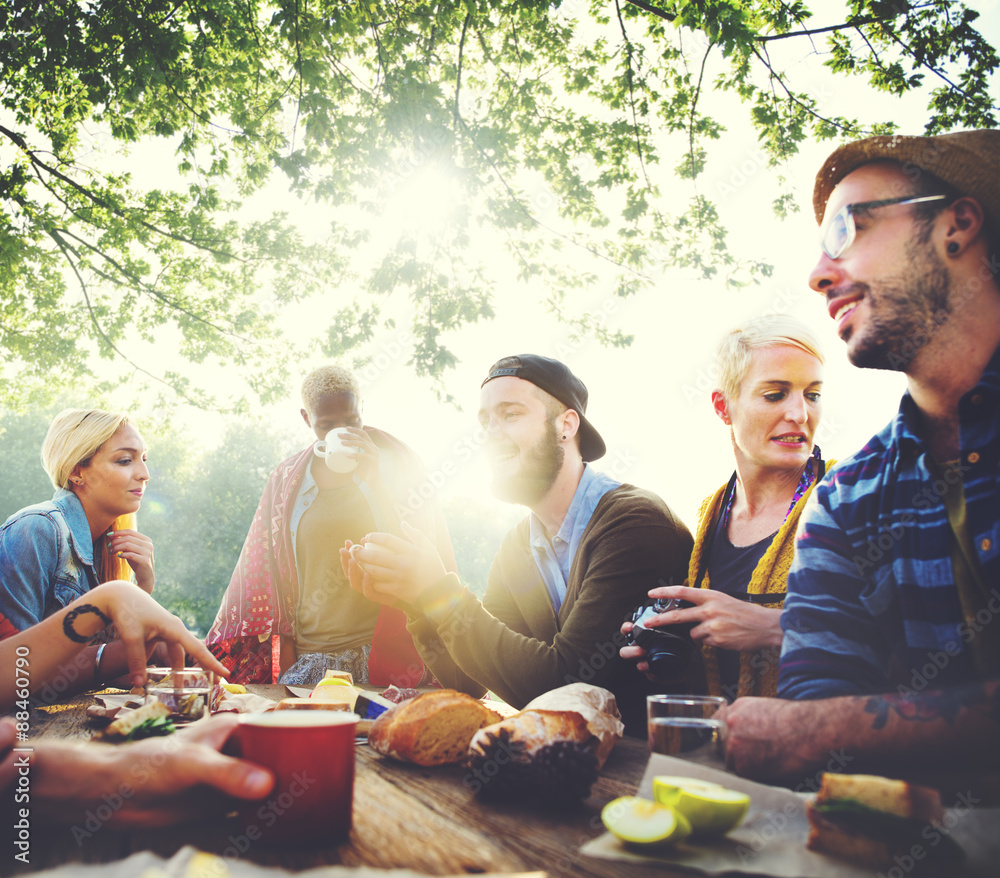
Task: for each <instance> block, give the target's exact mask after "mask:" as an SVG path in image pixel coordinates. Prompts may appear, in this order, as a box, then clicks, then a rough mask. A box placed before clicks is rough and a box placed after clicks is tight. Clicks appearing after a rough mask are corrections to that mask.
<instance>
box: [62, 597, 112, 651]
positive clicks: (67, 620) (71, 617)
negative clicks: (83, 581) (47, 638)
mask: <svg viewBox="0 0 1000 878" xmlns="http://www.w3.org/2000/svg"><path fill="white" fill-rule="evenodd" d="M84 613H93V614H94V615H95V616H97V617H98V618H99V619H100V620H101V621H102V622H103V623H104V624H105V626H107V625H110V624H111V617H110V616H107V615H105V614H104V613H102V612H101V611H100V610H99V609H97V607H95V606H94V605H93V604H80V606H78V607H74V608H73V609H72V610H70V611H69V612H68V613H67V614H66V615H65V616H63V634H65V635H66V636H67V637H68V638H69V639H70V640H72V641H73V642H74V643H90V638H91V637H93V636H94V635H93V634H80V633H78V632H77V631H76V629H75V628H74V627H73V624H74V623H75V622H76V620H77V617H78V616H82V615H83V614H84Z"/></svg>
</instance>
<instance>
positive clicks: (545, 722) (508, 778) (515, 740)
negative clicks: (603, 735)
mask: <svg viewBox="0 0 1000 878" xmlns="http://www.w3.org/2000/svg"><path fill="white" fill-rule="evenodd" d="M597 744H598V740H597V738H596V737H595V736H594V735H593V734H591V732H590V730H589V729H588V728H587V723H586V722H585V721H584V719H583V717H581V716H580V715H579V714H578V713H571V712H562V711H550V710H525V711H522V712H521V713H519V714H518V715H517V716H515V717H510V718H508V719H505V720H502V721H501V722H498V723H494V724H493V725H491V726H487V727H486V728H484V729H480V730H479V731H478V732H477V733H476V735H475V737H474V738H473V740H472V744H471V745H470V746H469V759H468V765H469V768H470V769H471V771H472V773H473V775H474V776H475V778H476V779H477V780H478V781H479V783H480V791H481V792H482V793H483V794H484V795H487V796H498V797H510V796H518V797H522V796H524V795H525V794H529V795H530V796H533V797H538V798H542V799H545V800H546V801H559V800H577V799H585V798H587V796H589V795H590V788H591V787H592V786H593V785H594V781H596V780H597V772H598V765H597Z"/></svg>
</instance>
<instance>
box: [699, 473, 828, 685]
mask: <svg viewBox="0 0 1000 878" xmlns="http://www.w3.org/2000/svg"><path fill="white" fill-rule="evenodd" d="M834 463H835V461H832V460H831V461H827V463H826V472H829V471H830V469H831V468H832V467H833V464H834ZM819 481H820V480H819V479H816V481H814V482H813V483H812V484H811V485H810V486H809V488H808V490H807V491H806V492H805V493H804V494H803V495H802V496H801V497H800V498H799V502H798V503H796V504H795V506H794V507H793V508H792V510H791V512H789V513H788V517H787V518H786V519H785V522H784V524H782V525H781V527H780V528H779V529H778V532H777V533H776V534H775V535H774V539H773V540H772V541H771V545H770V546H769V547H768V549H767V551H766V552H765V553H764V557H763V558H761V559H760V561H759V562H758V564H757V566H756V567H755V568H754V571H753V576H751V577H750V583H749V584H748V585H747V593H748V594H773V595H774V601H769V602H767V603H762V604H758V606H763V607H768V608H771V609H780V608H781V607H782V606H783V605H784V603H785V592H786V591H787V588H788V571H789V569H790V568H791V566H792V559H793V558H794V557H795V533H796V531H797V530H798V524H799V518H800V516H801V515H802V510H803V508H805V505H806V501H807V500H808V499H809V497H810V495H811V494H812V492H813V488H815V487H816V485H817V483H818V482H819ZM727 487H728V484H727V485H723V486H722V487H721V488H719V490H718V491H716V492H715V493H714V494H713V495H712V496H711V497H709V498H708V499H706V500H705V502H704V503H702V504H701V509H700V510H699V511H698V533H697V534H696V535H695V540H694V549H693V550H692V551H691V563H690V566H689V567H688V581H687V583H686V584H687V585H693V584H694V583H695V582H697V580H698V570H699V568H700V567H701V566H702V564H703V563H704V565H705V566H706V567H707V565H708V559H707V558H704V559H703V555H704V553H705V550H706V548H707V546H706V543H707V537H708V534H709V533H710V532H711V531H712V529H713V528H714V527H715V523H716V521H717V520H718V517H719V514H720V512H721V507H722V502H723V500H724V499H725V494H726V488H727ZM701 587H702V588H711V583H710V582H709V578H708V571H707V570H706V571H705V576H704V578H703V579H702V581H701ZM701 655H702V662H703V665H704V670H705V683H706V687H707V691H708V694H709V695H722V694H723V692H722V682H721V681H720V679H719V658H718V650H717V648H716V647H714V646H702V648H701ZM780 656H781V650H780V649H777V648H774V647H766V648H763V649H755V650H744V651H743V652H742V653H740V677H739V682H738V684H737V693H736V695H737V697H738V698H742V697H743V696H745V695H762V696H768V697H773V696H774V695H775V693H776V692H777V691H778V660H779V658H780Z"/></svg>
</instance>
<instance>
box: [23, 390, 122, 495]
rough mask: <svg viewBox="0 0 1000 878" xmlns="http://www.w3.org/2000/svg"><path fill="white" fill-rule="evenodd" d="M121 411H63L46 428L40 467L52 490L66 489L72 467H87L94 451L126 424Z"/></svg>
mask: <svg viewBox="0 0 1000 878" xmlns="http://www.w3.org/2000/svg"><path fill="white" fill-rule="evenodd" d="M130 423H131V421H130V420H129V416H128V415H127V414H126V413H125V412H106V411H102V410H101V409H66V410H65V411H61V412H59V414H58V415H56V416H55V418H54V419H53V421H52V423H51V424H50V425H49V432H48V433H46V434H45V441H44V442H43V443H42V466H43V467H45V472H47V473H48V475H49V479H51V481H52V485H53V487H55V488H67V489H68V488H69V477H70V474H71V473H72V472H73V469H74V468H75V467H76V466H84V467H86V466H90V461H91V459H92V458H93V456H94V455H95V454H96V453H97V451H98V449H99V448H100V447H101V446H102V445H103V444H104V443H105V442H107V441H108V440H109V439H110V438H111V437H112V436H114V435H115V433H117V432H118V431H119V430H120V429H121V428H122V427H124V426H125V425H126V424H130Z"/></svg>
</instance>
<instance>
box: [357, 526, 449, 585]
mask: <svg viewBox="0 0 1000 878" xmlns="http://www.w3.org/2000/svg"><path fill="white" fill-rule="evenodd" d="M402 530H403V537H405V539H404V538H403V537H397V536H395V535H393V534H387V533H372V534H368V535H367V536H366V537H365V538H364V539H363V540H362V541H361V543H352V542H351V541H350V540H348V541H347V542H346V543H345V544H344V548H342V549H341V550H340V564H341V566H342V567H343V569H344V573H345V574H346V575H347V579H348V581H349V582H350V584H351V588H353V589H354V590H355V591H359V592H361V593H362V594H363V595H364V596H365V597H366V598H368V599H369V600H372V601H377V602H378V603H381V604H392V603H395V602H396V601H397V600H399V601H404V602H405V603H409V604H412V603H413V602H414V601H416V599H417V598H418V597H420V595H421V594H423V592H424V591H426V590H427V589H428V588H429V587H430V586H431V585H433V584H434V583H435V582H437V581H438V580H439V579H440V578H441V577H442V576H444V575H445V573H447V571H446V570H445V567H444V562H443V561H442V560H441V557H440V555H438V553H437V549H436V548H435V547H434V544H433V543H432V542H431V541H430V540H429V539H428V538H427V537H426V536H425V535H424V534H423V533H422V532H421V531H419V530H417V529H416V528H415V527H413V526H412V525H410V524H408V523H407V522H405V521H404V522H403V523H402Z"/></svg>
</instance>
